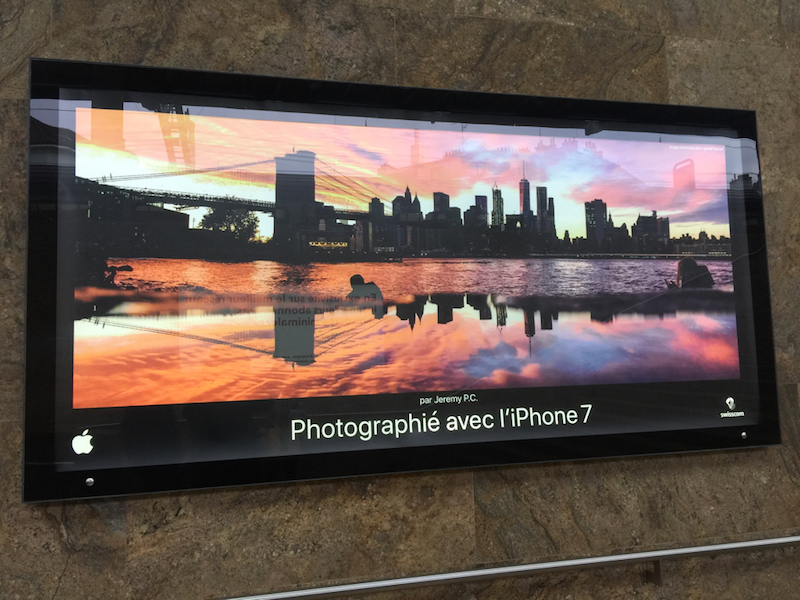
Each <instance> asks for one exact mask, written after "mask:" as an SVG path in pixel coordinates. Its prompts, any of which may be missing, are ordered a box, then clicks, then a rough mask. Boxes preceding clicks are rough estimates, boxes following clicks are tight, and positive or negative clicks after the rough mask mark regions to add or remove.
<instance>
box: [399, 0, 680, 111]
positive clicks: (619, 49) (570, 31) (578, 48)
mask: <svg viewBox="0 0 800 600" xmlns="http://www.w3.org/2000/svg"><path fill="white" fill-rule="evenodd" d="M397 46H398V81H399V82H400V83H402V84H403V85H414V86H426V87H437V88H450V89H468V90H480V91H491V92H506V93H518V94H535V95H543V96H562V97H580V98H602V99H613V100H632V101H642V102H665V101H666V100H667V79H666V75H667V72H666V54H665V52H664V39H663V37H661V36H653V35H644V34H639V33H628V32H616V31H603V30H598V29H582V28H578V27H569V26H564V25H556V24H551V23H535V22H508V21H501V20H491V19H479V18H472V17H449V16H447V15H433V16H431V15H426V14H423V13H415V12H398V21H397Z"/></svg>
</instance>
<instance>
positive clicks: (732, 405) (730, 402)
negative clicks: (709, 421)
mask: <svg viewBox="0 0 800 600" xmlns="http://www.w3.org/2000/svg"><path fill="white" fill-rule="evenodd" d="M725 404H726V405H727V406H728V410H727V411H726V412H721V413H719V416H720V418H722V419H730V418H731V417H743V416H744V411H743V410H735V409H736V401H735V400H734V399H733V398H731V397H728V399H727V400H725Z"/></svg>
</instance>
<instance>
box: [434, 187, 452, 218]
mask: <svg viewBox="0 0 800 600" xmlns="http://www.w3.org/2000/svg"><path fill="white" fill-rule="evenodd" d="M449 211H450V196H449V195H447V194H445V193H444V192H433V212H435V213H447V212H449Z"/></svg>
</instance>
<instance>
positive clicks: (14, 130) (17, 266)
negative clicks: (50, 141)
mask: <svg viewBox="0 0 800 600" xmlns="http://www.w3.org/2000/svg"><path fill="white" fill-rule="evenodd" d="M26 118H27V102H25V101H21V100H0V281H2V280H4V279H22V278H23V277H24V274H25V231H26V227H27V212H26V211H27V208H26V207H27V193H28V192H27V183H26V182H27V179H26V174H25V173H26V164H27V162H26V161H27V154H26V153H27V145H26V143H25V140H26V139H27V121H26Z"/></svg>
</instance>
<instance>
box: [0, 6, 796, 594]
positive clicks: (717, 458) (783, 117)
mask: <svg viewBox="0 0 800 600" xmlns="http://www.w3.org/2000/svg"><path fill="white" fill-rule="evenodd" d="M799 32H800V4H798V3H797V2H796V1H794V0H736V1H735V2H717V1H716V0H641V1H637V2H633V1H628V0H577V1H575V2H563V1H562V0H531V1H529V2H526V1H523V0H339V1H333V0H328V1H326V0H230V1H228V2H225V3H221V2H213V1H211V0H208V1H194V2H191V1H189V0H175V1H170V2H166V1H163V0H139V1H137V2H133V1H131V0H116V1H107V0H3V1H2V2H0V598H3V599H5V598H9V599H11V598H36V599H39V598H52V599H55V600H66V599H70V598H81V599H89V598H103V599H108V598H131V599H150V598H153V599H156V598H157V599H171V598H174V599H183V598H187V599H188V598H192V599H194V598H221V597H230V596H237V595H246V594H256V593H264V592H268V591H278V590H285V589H291V588H294V587H308V586H316V585H329V584H334V583H338V582H352V581H357V580H366V579H374V578H389V577H398V576H405V575H416V574H425V573H436V572H444V571H454V570H460V569H472V568H480V567H485V566H495V565H505V564H513V563H518V562H534V561H542V560H549V559H555V558H568V557H581V556H592V555H603V554H606V553H616V552H621V551H642V550H650V549H658V548H666V547H676V546H682V545H695V544H707V543H717V542H725V541H741V540H747V539H753V538H760V537H770V536H783V535H796V534H799V533H800V405H799V404H798V384H800V361H798V356H797V354H798V352H800V322H799V321H798V319H797V315H798V312H800V210H798V207H797V204H798V201H800V175H798V164H799V163H800V150H799V149H798V143H797V140H796V139H794V137H793V136H798V137H800V33H799ZM31 56H37V57H53V58H65V59H75V60H89V61H105V62H116V63H130V64H140V65H158V66H169V67H183V68H192V69H205V70H221V71H236V72H244V73H256V74H269V75H289V76H297V77H312V78H322V79H334V80H345V81H362V82H376V83H390V84H403V85H411V86H431V87H438V88H452V89H467V90H481V91H495V92H517V93H530V94H543V95H553V96H570V97H579V98H603V99H614V100H637V101H648V102H663V103H674V104H693V105H703V106H722V107H731V108H746V109H755V110H756V111H757V112H758V124H759V136H760V140H761V142H762V150H763V152H762V165H763V173H764V194H765V197H766V211H767V228H768V231H767V233H768V238H769V244H770V269H771V277H772V284H771V285H772V298H773V310H774V319H775V335H776V340H775V342H776V351H777V359H778V365H779V370H778V378H779V390H780V404H781V411H782V419H783V428H784V440H785V441H784V444H783V445H782V446H780V447H775V448H769V449H756V450H747V451H737V452H710V453H702V454H693V455H681V456H662V457H652V458H637V459H615V460H601V461H587V462H575V463H568V464H541V465H531V466H518V467H508V468H501V469H487V470H482V469H478V470H474V471H456V472H443V473H434V474H418V475H402V476H401V475H397V476H383V477H367V478H358V479H349V480H344V481H335V482H324V481H323V482H315V483H301V484H287V485H272V486H263V487H251V488H246V489H229V490H220V491H209V492H194V493H186V494H163V495H154V496H146V497H137V498H132V499H110V500H98V501H92V502H70V503H52V504H44V505H35V506H29V505H23V504H22V503H21V501H20V477H21V460H22V458H21V443H22V402H23V399H22V398H23V391H22V378H23V371H22V358H23V353H22V344H23V299H24V285H23V279H24V260H25V256H24V251H25V227H26V225H25V195H26V181H25V164H26V163H25V161H26V156H25V141H26V97H27V77H28V76H27V60H28V58H29V57H31ZM798 559H800V549H785V550H775V551H768V552H758V553H744V554H735V555H724V556H719V557H710V558H702V559H692V560H672V561H667V562H665V563H664V569H663V578H664V582H663V585H662V586H661V587H658V586H656V585H654V584H652V583H646V582H645V577H644V571H645V567H643V566H638V567H637V566H634V567H628V568H614V569H599V570H594V571H584V572H579V573H576V572H564V573H559V574H555V575H550V576H538V577H533V578H517V579H509V580H499V581H493V582H484V583H480V584H472V585H453V586H443V587H438V588H429V589H423V590H417V591H414V592H410V593H409V592H407V593H385V594H381V595H379V596H377V597H378V598H381V599H384V600H389V599H391V600H394V599H399V598H405V597H415V598H416V597H418V598H423V599H428V598H430V599H448V600H450V599H452V600H455V599H462V598H463V599H480V600H484V599H492V598H504V599H511V600H515V599H528V598H537V599H551V598H552V599H555V598H559V599H563V598H567V599H576V600H577V599H581V598H623V597H624V598H641V599H660V598H729V599H732V600H738V599H742V600H745V599H747V600H749V599H751V598H762V597H765V598H766V597H769V598H772V597H784V598H797V597H798V594H800V592H798V589H800V568H799V567H798V562H799V560H798Z"/></svg>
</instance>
